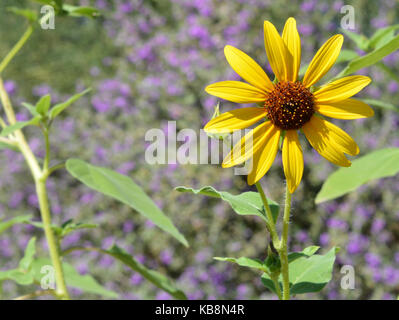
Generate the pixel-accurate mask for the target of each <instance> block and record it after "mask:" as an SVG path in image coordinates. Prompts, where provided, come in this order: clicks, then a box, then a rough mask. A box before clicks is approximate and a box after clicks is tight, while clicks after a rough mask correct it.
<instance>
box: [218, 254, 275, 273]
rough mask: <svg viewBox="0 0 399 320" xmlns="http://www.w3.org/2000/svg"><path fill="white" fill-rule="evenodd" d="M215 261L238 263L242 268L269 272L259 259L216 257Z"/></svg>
mask: <svg viewBox="0 0 399 320" xmlns="http://www.w3.org/2000/svg"><path fill="white" fill-rule="evenodd" d="M214 259H215V260H218V261H227V262H232V263H236V264H238V265H239V266H241V267H247V268H253V269H258V270H261V271H264V272H265V271H267V270H268V269H267V266H266V265H265V264H264V263H263V261H261V260H259V259H251V258H246V257H241V258H238V259H236V258H230V257H226V258H222V257H214Z"/></svg>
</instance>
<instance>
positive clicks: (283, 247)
mask: <svg viewBox="0 0 399 320" xmlns="http://www.w3.org/2000/svg"><path fill="white" fill-rule="evenodd" d="M290 210H291V193H290V192H289V190H288V185H287V186H286V189H285V207H284V217H283V231H282V235H281V242H280V246H279V248H278V252H279V256H280V262H281V274H282V277H283V300H289V299H290V279H289V269H288V245H287V243H288V228H289V223H290Z"/></svg>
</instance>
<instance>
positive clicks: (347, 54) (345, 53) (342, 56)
mask: <svg viewBox="0 0 399 320" xmlns="http://www.w3.org/2000/svg"><path fill="white" fill-rule="evenodd" d="M357 57H359V55H358V54H357V52H356V51H353V50H347V49H344V50H341V52H340V53H339V56H338V58H337V61H335V63H336V64H337V63H342V62H347V61H351V60H353V59H356V58H357Z"/></svg>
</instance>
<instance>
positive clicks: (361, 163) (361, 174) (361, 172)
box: [316, 148, 399, 203]
mask: <svg viewBox="0 0 399 320" xmlns="http://www.w3.org/2000/svg"><path fill="white" fill-rule="evenodd" d="M398 172H399V148H387V149H381V150H377V151H374V152H372V153H369V154H367V155H365V156H363V157H359V158H357V159H356V160H354V161H353V162H352V165H351V166H350V167H348V168H339V169H338V170H337V171H335V172H333V173H332V174H331V175H330V176H329V177H328V178H327V180H326V181H325V182H324V184H323V186H322V188H321V190H320V192H319V193H318V194H317V196H316V203H321V202H324V201H327V200H332V199H335V198H338V197H340V196H343V195H344V194H347V193H349V192H351V191H354V190H356V189H357V188H359V187H360V186H362V185H363V184H365V183H367V182H369V181H372V180H375V179H380V178H384V177H392V176H395V175H396V174H397V173H398Z"/></svg>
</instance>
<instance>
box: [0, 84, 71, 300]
mask: <svg viewBox="0 0 399 320" xmlns="http://www.w3.org/2000/svg"><path fill="white" fill-rule="evenodd" d="M0 100H1V102H2V104H3V107H4V110H5V112H6V115H7V118H8V122H9V123H10V124H14V123H15V122H16V119H15V113H14V109H13V107H12V104H11V102H10V99H9V97H8V94H7V92H6V90H5V89H4V85H3V81H2V79H1V78H0ZM14 134H15V142H16V144H17V146H18V147H19V149H20V151H21V153H22V155H23V156H24V158H25V161H26V163H27V164H28V167H29V169H30V171H31V173H32V176H33V179H34V181H35V186H36V193H37V197H38V200H39V206H40V213H41V217H42V221H43V225H44V232H45V235H46V240H47V244H48V247H49V251H50V258H51V261H52V264H53V266H54V269H55V280H56V284H57V290H56V293H57V296H58V297H60V298H61V299H69V294H68V290H67V287H66V285H65V280H64V273H63V269H62V264H61V259H60V255H59V250H58V246H57V239H56V238H55V236H54V233H53V230H52V229H51V214H50V209H49V204H48V197H47V190H46V181H47V176H48V174H47V171H48V167H44V170H42V169H41V168H40V166H39V164H38V162H37V159H36V157H35V155H34V154H33V152H32V149H31V148H30V147H29V144H28V143H27V141H26V139H25V136H24V134H23V133H22V131H21V130H16V131H15V133H14Z"/></svg>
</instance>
